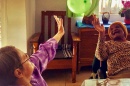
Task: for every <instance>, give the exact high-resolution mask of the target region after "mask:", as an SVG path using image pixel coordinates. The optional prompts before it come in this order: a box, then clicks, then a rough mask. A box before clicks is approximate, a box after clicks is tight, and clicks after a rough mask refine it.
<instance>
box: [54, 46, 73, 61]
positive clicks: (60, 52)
mask: <svg viewBox="0 0 130 86" xmlns="http://www.w3.org/2000/svg"><path fill="white" fill-rule="evenodd" d="M71 58H72V48H71V45H70V44H62V45H59V46H58V49H57V53H56V56H55V59H71Z"/></svg>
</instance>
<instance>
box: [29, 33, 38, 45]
mask: <svg viewBox="0 0 130 86" xmlns="http://www.w3.org/2000/svg"><path fill="white" fill-rule="evenodd" d="M39 36H40V33H35V34H33V35H32V37H31V38H30V41H29V42H30V43H38V39H39Z"/></svg>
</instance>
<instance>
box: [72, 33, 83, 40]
mask: <svg viewBox="0 0 130 86" xmlns="http://www.w3.org/2000/svg"><path fill="white" fill-rule="evenodd" d="M71 36H72V40H73V41H74V42H79V41H81V40H80V37H79V36H78V34H76V33H74V32H72V33H71Z"/></svg>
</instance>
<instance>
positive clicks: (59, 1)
mask: <svg viewBox="0 0 130 86" xmlns="http://www.w3.org/2000/svg"><path fill="white" fill-rule="evenodd" d="M66 2H67V0H36V12H35V14H36V21H35V32H40V30H41V11H46V10H56V11H60V10H63V11H66ZM76 19H77V18H72V24H71V26H72V28H73V31H75V30H76V29H75V22H76ZM78 19H80V18H78Z"/></svg>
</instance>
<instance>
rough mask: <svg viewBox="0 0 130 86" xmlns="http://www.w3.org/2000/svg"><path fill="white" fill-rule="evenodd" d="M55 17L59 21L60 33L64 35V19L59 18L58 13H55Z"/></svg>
mask: <svg viewBox="0 0 130 86" xmlns="http://www.w3.org/2000/svg"><path fill="white" fill-rule="evenodd" d="M54 18H55V20H56V22H57V26H58V33H59V34H62V35H64V33H65V31H64V27H63V19H62V18H58V17H57V16H56V15H54Z"/></svg>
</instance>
